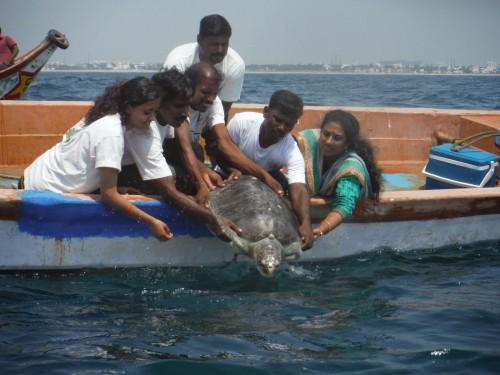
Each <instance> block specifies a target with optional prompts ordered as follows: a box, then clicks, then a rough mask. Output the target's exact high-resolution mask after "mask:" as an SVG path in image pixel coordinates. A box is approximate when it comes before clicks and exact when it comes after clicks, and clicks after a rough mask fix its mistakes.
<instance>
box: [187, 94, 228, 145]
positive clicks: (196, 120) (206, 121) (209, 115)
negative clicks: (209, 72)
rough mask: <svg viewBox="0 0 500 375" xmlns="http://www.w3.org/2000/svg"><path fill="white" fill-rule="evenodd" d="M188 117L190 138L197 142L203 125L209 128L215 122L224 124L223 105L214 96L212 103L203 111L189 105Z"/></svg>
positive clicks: (215, 123)
mask: <svg viewBox="0 0 500 375" xmlns="http://www.w3.org/2000/svg"><path fill="white" fill-rule="evenodd" d="M188 118H189V127H190V128H191V136H192V139H193V141H194V142H198V141H199V140H200V135H201V132H202V131H203V128H204V127H205V126H208V127H209V128H211V127H213V126H215V125H217V124H222V125H224V123H225V121H224V107H223V106H222V102H221V100H220V99H219V97H216V98H215V100H214V102H213V104H212V105H211V106H209V107H208V109H207V110H206V111H205V112H200V111H195V110H194V109H192V108H191V107H189V111H188Z"/></svg>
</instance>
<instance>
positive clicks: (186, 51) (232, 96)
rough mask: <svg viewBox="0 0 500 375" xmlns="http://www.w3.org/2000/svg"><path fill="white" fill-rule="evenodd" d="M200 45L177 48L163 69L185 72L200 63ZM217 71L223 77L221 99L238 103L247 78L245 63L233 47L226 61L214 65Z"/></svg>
mask: <svg viewBox="0 0 500 375" xmlns="http://www.w3.org/2000/svg"><path fill="white" fill-rule="evenodd" d="M199 62H200V56H199V52H198V43H188V44H183V45H181V46H178V47H175V48H174V49H173V50H172V51H170V53H169V54H168V56H167V58H166V59H165V62H164V64H163V68H165V69H170V68H173V67H175V68H177V70H179V71H180V72H185V71H186V70H187V69H188V68H189V67H190V66H191V65H193V64H196V63H199ZM214 66H215V69H217V71H218V72H219V73H220V74H221V75H222V82H221V88H220V91H219V97H220V99H221V100H222V101H225V102H236V101H237V100H239V99H240V96H241V89H242V88H243V79H244V76H245V62H244V61H243V59H242V58H241V56H240V55H239V54H238V53H237V52H236V51H235V50H234V49H232V48H231V47H229V48H228V50H227V54H226V56H225V57H224V59H223V60H222V61H221V62H220V63H218V64H216V65H214Z"/></svg>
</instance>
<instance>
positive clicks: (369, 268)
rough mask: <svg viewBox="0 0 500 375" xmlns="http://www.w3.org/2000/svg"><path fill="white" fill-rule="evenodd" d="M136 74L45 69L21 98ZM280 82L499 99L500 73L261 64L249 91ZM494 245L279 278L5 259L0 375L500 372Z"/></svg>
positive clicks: (338, 96)
mask: <svg viewBox="0 0 500 375" xmlns="http://www.w3.org/2000/svg"><path fill="white" fill-rule="evenodd" d="M136 75H137V73H127V74H123V73H89V72H86V73H62V72H56V73H52V72H50V73H49V72H47V73H42V74H41V76H40V77H39V78H37V80H36V81H35V82H34V83H33V86H32V87H31V88H30V89H29V92H28V95H27V96H26V99H30V100H92V99H93V98H94V97H95V96H96V95H98V94H99V93H100V92H101V91H102V89H103V88H104V87H105V86H106V85H108V84H110V83H112V82H114V81H115V80H116V79H127V78H130V77H132V76H136ZM144 75H150V73H145V74H144ZM278 88H289V89H291V90H293V91H295V92H297V93H299V94H300V95H302V97H303V98H304V101H305V103H306V104H310V105H331V106H405V107H434V108H468V109H498V108H500V107H499V106H500V77H498V76H487V77H484V76H477V77H476V76H367V75H319V74H311V75H308V74H296V75H294V74H250V75H247V77H246V80H245V86H244V91H243V95H242V101H243V102H254V103H265V102H266V101H267V99H268V97H269V96H270V94H271V93H272V91H274V90H276V89H278ZM492 230H498V228H492ZM387 235H390V233H388V234H387ZM2 246H5V244H4V245H2ZM12 250H13V251H15V249H12ZM313 251H314V250H313ZM499 252H500V243H499V242H485V243H478V244H474V245H470V246H466V247H456V246H452V247H447V248H441V249H421V250H418V251H410V252H404V253H401V252H398V251H397V249H384V250H381V251H379V252H372V253H367V254H362V255H360V256H355V257H349V258H342V259H338V260H336V261H331V262H327V263H301V264H288V265H285V266H284V267H282V268H281V269H280V271H279V272H278V274H277V275H276V277H274V278H272V279H267V278H262V277H261V276H260V275H259V274H258V273H257V271H256V270H255V268H254V267H252V266H251V265H249V264H233V265H230V266H228V267H223V268H222V267H221V268H143V269H115V270H105V271H100V270H78V271H71V272H70V271H67V272H38V273H21V272H19V273H16V272H10V273H5V272H4V273H0V373H2V374H3V373H5V374H164V373H171V374H330V373H356V374H405V373H408V374H414V373H421V374H427V373H440V374H441V373H449V374H495V373H499V371H500V370H499V368H500V367H499V366H500V349H499V345H498V340H499V338H500V287H499V286H500V254H499Z"/></svg>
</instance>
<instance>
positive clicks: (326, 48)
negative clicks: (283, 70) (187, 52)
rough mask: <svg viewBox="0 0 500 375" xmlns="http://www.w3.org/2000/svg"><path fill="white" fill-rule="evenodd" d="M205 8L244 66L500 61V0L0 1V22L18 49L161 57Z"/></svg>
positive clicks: (69, 55) (73, 56) (73, 55)
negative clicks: (55, 40)
mask: <svg viewBox="0 0 500 375" xmlns="http://www.w3.org/2000/svg"><path fill="white" fill-rule="evenodd" d="M212 13H220V14H222V15H224V16H225V17H226V18H227V19H228V20H229V22H230V23H231V25H232V27H233V37H232V38H231V46H232V47H233V48H234V49H236V50H237V51H238V52H239V53H240V54H241V55H242V56H243V58H244V59H245V61H246V63H247V64H286V63H291V64H299V63H336V62H342V63H351V64H352V63H370V62H379V61H383V60H399V59H404V60H412V61H415V60H418V61H422V62H428V63H441V64H449V63H450V62H454V63H456V64H466V65H473V64H478V65H485V64H486V62H487V61H496V62H497V63H498V64H499V65H500V21H499V20H500V0H474V1H472V0H418V1H417V0H414V1H410V0H309V1H305V0H301V1H297V0H247V1H238V0H213V1H208V0H177V1H173V0H135V1H131V0H80V1H75V0H1V1H0V26H1V27H2V31H3V33H4V34H8V35H11V36H12V37H13V38H14V39H16V40H17V42H18V44H19V47H20V49H21V52H26V51H27V50H29V49H31V48H33V47H34V46H35V45H36V44H37V43H38V42H39V41H40V40H41V39H43V37H44V36H45V34H46V33H47V31H48V30H49V29H50V28H55V29H58V30H59V31H61V32H64V33H65V34H66V35H67V37H68V39H69V41H70V43H71V45H70V47H69V49H68V50H66V51H58V52H56V55H55V56H54V57H53V58H52V61H55V60H57V61H62V62H66V63H78V62H86V61H89V60H90V61H92V60H106V61H130V62H141V61H144V62H163V60H164V58H165V56H166V54H167V53H168V51H169V50H171V49H172V48H173V47H175V46H176V45H178V44H182V43H187V42H192V41H195V40H196V34H197V31H198V25H199V20H200V19H201V17H203V16H204V15H207V14H212Z"/></svg>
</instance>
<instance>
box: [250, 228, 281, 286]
mask: <svg viewBox="0 0 500 375" xmlns="http://www.w3.org/2000/svg"><path fill="white" fill-rule="evenodd" d="M282 250H283V246H282V245H281V243H280V242H279V241H278V240H276V238H275V237H274V235H273V234H270V235H269V236H267V237H266V238H264V239H262V240H260V241H258V242H256V243H255V244H253V246H252V253H253V256H254V259H255V266H256V267H257V269H258V270H259V272H260V273H261V275H263V276H266V277H271V276H272V275H273V274H274V272H275V271H276V270H277V269H278V267H279V266H280V264H281V259H282V256H281V253H282Z"/></svg>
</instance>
